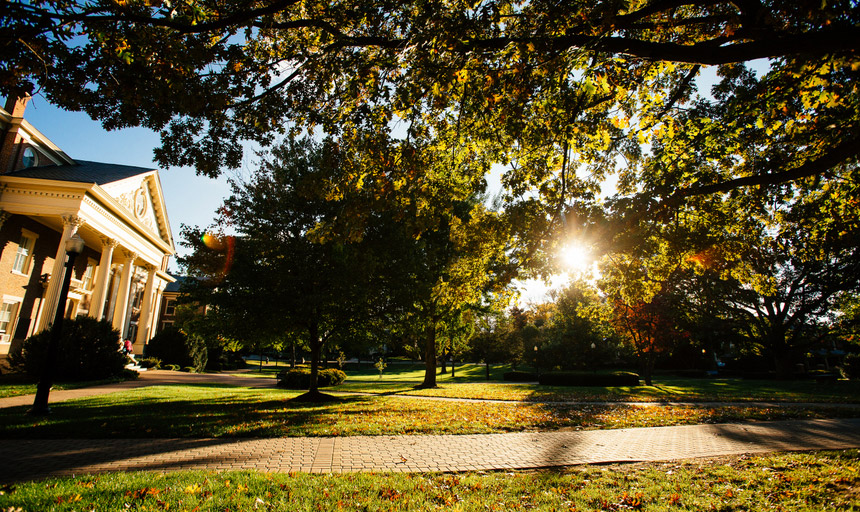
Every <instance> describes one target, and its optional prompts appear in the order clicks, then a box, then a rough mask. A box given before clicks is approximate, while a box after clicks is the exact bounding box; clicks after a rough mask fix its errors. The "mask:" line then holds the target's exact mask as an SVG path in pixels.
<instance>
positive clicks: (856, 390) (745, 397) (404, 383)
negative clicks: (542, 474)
mask: <svg viewBox="0 0 860 512" xmlns="http://www.w3.org/2000/svg"><path fill="white" fill-rule="evenodd" d="M283 369H284V367H283V366H279V367H275V366H274V365H273V364H270V365H264V366H263V368H262V372H260V371H258V368H257V366H256V365H252V366H250V370H252V371H249V372H247V373H243V375H247V376H259V377H261V378H263V377H265V378H274V377H275V376H276V375H277V374H278V372H279V371H281V370H283ZM344 370H345V371H346V373H347V380H346V382H344V383H343V384H341V385H340V386H338V387H336V388H330V389H328V390H327V391H329V392H337V391H352V392H361V393H379V394H398V395H414V396H431V397H447V398H471V399H486V400H517V401H520V400H524V401H536V402H569V401H597V402H601V401H611V402H616V401H621V402H626V401H630V402H650V401H659V402H686V401H690V402H711V401H724V402H748V401H778V402H824V403H860V398H858V397H860V381H844V380H843V381H837V382H835V383H829V384H820V383H817V382H816V381H815V380H812V379H806V380H747V379H741V378H734V377H719V378H702V379H691V378H682V377H676V376H672V375H659V374H658V375H656V376H655V377H654V385H653V386H646V385H644V383H643V385H641V386H619V387H561V386H541V385H537V384H534V383H513V382H505V381H503V380H502V375H503V374H504V373H505V372H507V371H510V367H509V366H507V365H496V366H491V368H490V378H491V379H492V380H490V381H487V380H486V376H485V367H484V365H480V364H464V365H462V366H457V369H456V373H455V375H456V376H455V377H451V373H450V367H449V368H448V373H445V374H440V375H437V376H436V380H437V382H438V383H439V386H440V387H439V388H437V389H414V388H415V386H417V385H418V384H420V383H421V382H422V380H423V378H424V366H423V365H422V364H420V363H405V362H404V363H391V364H389V365H388V366H387V367H386V368H385V371H384V372H383V374H382V377H381V378H380V375H379V371H378V370H376V369H375V368H373V367H372V365H371V363H362V364H361V365H360V366H358V367H356V365H355V364H347V365H346V367H345V368H344Z"/></svg>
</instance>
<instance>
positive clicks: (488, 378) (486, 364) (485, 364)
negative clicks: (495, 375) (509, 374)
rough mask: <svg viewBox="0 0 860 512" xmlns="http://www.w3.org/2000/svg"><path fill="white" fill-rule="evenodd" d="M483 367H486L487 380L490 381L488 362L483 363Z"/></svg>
mask: <svg viewBox="0 0 860 512" xmlns="http://www.w3.org/2000/svg"><path fill="white" fill-rule="evenodd" d="M484 366H486V367H487V380H490V362H489V361H487V362H486V363H484Z"/></svg>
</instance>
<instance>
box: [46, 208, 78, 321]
mask: <svg viewBox="0 0 860 512" xmlns="http://www.w3.org/2000/svg"><path fill="white" fill-rule="evenodd" d="M83 224H84V221H83V219H81V218H80V217H77V216H75V215H63V236H61V237H60V244H59V246H58V247H57V254H56V256H54V266H53V268H52V269H51V278H50V279H49V280H48V289H47V291H46V292H45V298H44V299H43V301H44V302H43V304H44V307H42V314H41V317H40V318H39V328H38V330H37V332H38V331H42V330H44V329H47V328H48V326H49V325H51V323H53V320H54V315H55V314H56V312H57V299H58V298H59V294H60V287H61V286H62V284H63V274H64V272H63V270H64V269H63V267H65V265H66V241H68V240H69V239H70V238H72V237H73V236H74V235H75V234H76V233H77V232H78V228H80V227H81V226H82V225H83Z"/></svg>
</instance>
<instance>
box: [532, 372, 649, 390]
mask: <svg viewBox="0 0 860 512" xmlns="http://www.w3.org/2000/svg"><path fill="white" fill-rule="evenodd" d="M538 382H540V383H541V384H543V385H546V386H600V387H612V386H638V385H639V375H637V374H635V373H631V372H613V373H583V372H557V373H544V374H543V375H541V376H540V378H538Z"/></svg>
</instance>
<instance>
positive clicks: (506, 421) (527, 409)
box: [0, 385, 860, 439]
mask: <svg viewBox="0 0 860 512" xmlns="http://www.w3.org/2000/svg"><path fill="white" fill-rule="evenodd" d="M299 393H300V392H298V391H287V390H280V389H248V388H239V387H231V386H224V385H208V386H200V385H197V386H187V385H186V386H179V385H176V386H153V387H146V388H137V389H133V390H128V391H123V392H119V393H112V394H109V395H100V396H94V397H88V398H82V399H77V400H69V401H66V402H61V403H57V404H53V405H52V406H51V409H52V414H51V415H50V416H48V417H38V418H36V417H30V416H27V415H26V414H25V411H26V409H27V408H26V407H16V408H7V409H0V436H2V437H4V438H18V439H21V438H31V439H42V438H141V437H153V438H158V437H186V438H195V437H282V436H346V435H395V434H472V433H493V432H518V431H531V430H554V429H598V428H626V427H645V426H665V425H683V424H696V423H719V422H733V421H746V420H751V419H755V420H777V419H795V418H819V417H856V416H860V408H827V407H826V406H820V407H810V408H807V407H790V408H759V407H743V406H731V407H715V408H712V407H682V406H671V405H666V406H645V407H642V406H634V405H625V404H617V405H616V404H610V405H599V404H580V405H577V406H554V405H548V404H508V403H470V404H468V406H467V407H464V406H463V404H462V403H458V402H447V401H436V400H405V399H402V398H389V397H376V396H373V397H365V396H351V397H345V398H343V399H341V400H340V401H338V402H334V403H325V404H307V403H295V402H290V401H289V399H290V398H293V397H295V396H297V395H298V394H299Z"/></svg>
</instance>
